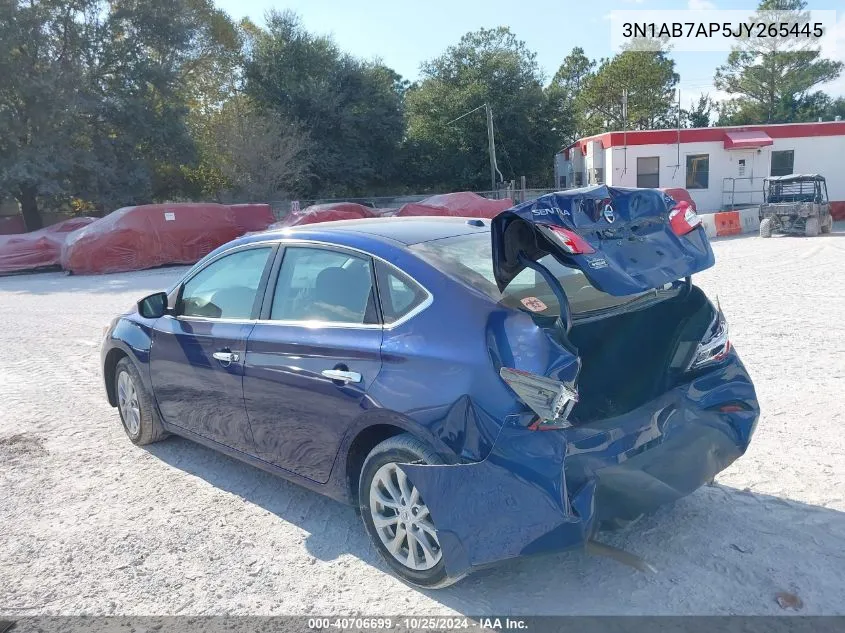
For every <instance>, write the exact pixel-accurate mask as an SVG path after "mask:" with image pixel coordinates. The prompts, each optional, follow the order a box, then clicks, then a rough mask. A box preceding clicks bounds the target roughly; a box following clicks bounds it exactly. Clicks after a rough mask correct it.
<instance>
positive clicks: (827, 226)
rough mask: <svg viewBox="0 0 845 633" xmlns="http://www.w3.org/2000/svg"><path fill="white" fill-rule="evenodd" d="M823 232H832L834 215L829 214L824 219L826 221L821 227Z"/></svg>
mask: <svg viewBox="0 0 845 633" xmlns="http://www.w3.org/2000/svg"><path fill="white" fill-rule="evenodd" d="M821 231H822V233H830V232H831V231H833V216H832V215H829V216H827V217H826V218H825V219H824V223H823V224H822V228H821Z"/></svg>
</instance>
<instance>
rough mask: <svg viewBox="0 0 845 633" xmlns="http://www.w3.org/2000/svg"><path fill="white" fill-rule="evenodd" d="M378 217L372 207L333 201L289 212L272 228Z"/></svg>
mask: <svg viewBox="0 0 845 633" xmlns="http://www.w3.org/2000/svg"><path fill="white" fill-rule="evenodd" d="M372 217H376V213H374V210H373V209H371V208H370V207H365V206H364V205H363V204H356V203H354V202H332V203H330V204H313V205H311V206H310V207H306V208H304V209H303V210H302V211H294V212H293V213H289V214H287V215H286V216H285V217H284V218H282V220H281V221H280V222H276V223H275V224H273V225H272V226H271V227H270V228H271V229H280V228H284V227H286V226H302V225H303V224H316V223H318V222H333V221H335V220H360V219H361V218H372Z"/></svg>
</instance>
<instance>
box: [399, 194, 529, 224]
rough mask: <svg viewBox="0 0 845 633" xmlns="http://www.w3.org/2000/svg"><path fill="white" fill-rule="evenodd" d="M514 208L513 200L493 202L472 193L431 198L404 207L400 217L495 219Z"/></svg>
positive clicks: (400, 211) (400, 210) (401, 209)
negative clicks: (506, 210)
mask: <svg viewBox="0 0 845 633" xmlns="http://www.w3.org/2000/svg"><path fill="white" fill-rule="evenodd" d="M512 206H513V200H511V199H510V198H505V199H504V200H491V199H489V198H484V197H483V196H479V195H478V194H476V193H472V192H470V191H459V192H457V193H444V194H441V195H437V196H430V197H428V198H425V199H424V200H420V201H419V202H410V203H408V204H405V205H403V206H402V207H401V208H400V209H399V211H398V212H397V213H396V215H397V216H399V217H409V216H446V217H457V218H488V219H489V218H494V217H496V216H497V215H499V214H500V213H501V212H502V211H504V210H505V209H509V208H510V207H512Z"/></svg>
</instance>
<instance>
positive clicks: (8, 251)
mask: <svg viewBox="0 0 845 633" xmlns="http://www.w3.org/2000/svg"><path fill="white" fill-rule="evenodd" d="M96 219H97V218H87V217H79V218H70V219H68V220H62V221H61V222H58V223H56V224H53V225H51V226H48V227H46V228H43V229H40V230H38V231H33V232H32V233H19V234H16V235H0V274H2V273H13V272H21V271H25V270H35V269H38V268H49V267H52V266H58V265H59V261H60V259H61V254H62V245H63V244H64V243H65V239H66V238H67V237H68V235H69V234H70V233H71V232H72V231H76V230H77V229H81V228H82V227H84V226H86V225H88V224H91V223H92V222H94V221H96Z"/></svg>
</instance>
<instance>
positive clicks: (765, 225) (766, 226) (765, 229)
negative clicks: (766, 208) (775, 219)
mask: <svg viewBox="0 0 845 633" xmlns="http://www.w3.org/2000/svg"><path fill="white" fill-rule="evenodd" d="M771 236H772V219H771V218H763V219H762V220H760V237H771Z"/></svg>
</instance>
